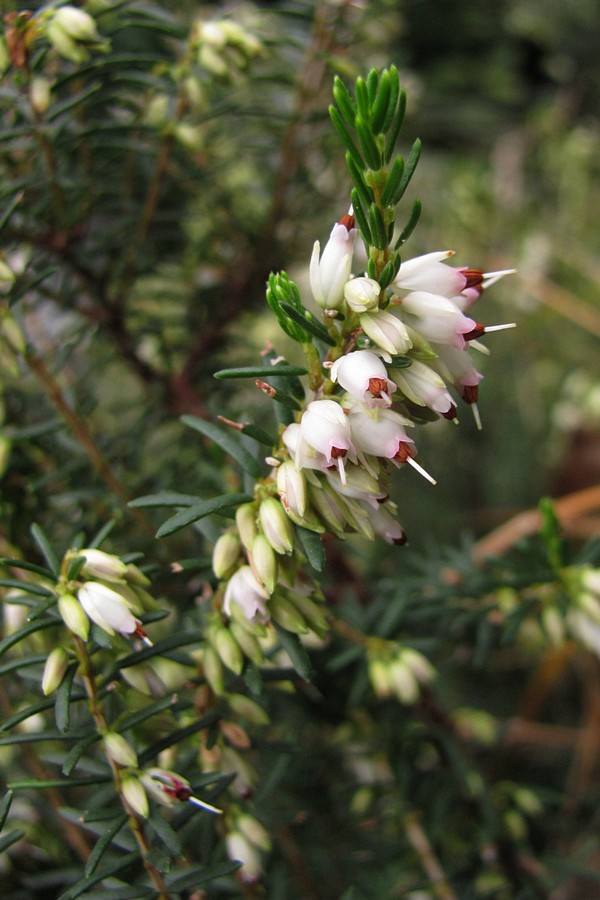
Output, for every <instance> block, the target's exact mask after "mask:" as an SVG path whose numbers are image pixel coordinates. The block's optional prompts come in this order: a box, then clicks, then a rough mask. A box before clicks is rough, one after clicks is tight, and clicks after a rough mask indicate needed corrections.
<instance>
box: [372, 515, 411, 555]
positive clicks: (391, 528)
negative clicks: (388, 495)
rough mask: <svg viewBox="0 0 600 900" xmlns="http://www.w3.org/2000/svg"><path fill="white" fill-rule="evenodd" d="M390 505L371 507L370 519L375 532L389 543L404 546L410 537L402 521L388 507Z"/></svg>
mask: <svg viewBox="0 0 600 900" xmlns="http://www.w3.org/2000/svg"><path fill="white" fill-rule="evenodd" d="M389 505H390V504H385V506H379V507H378V508H377V509H370V510H369V520H370V522H371V525H372V526H373V531H374V532H375V534H377V535H379V537H382V538H383V539H384V540H385V541H387V542H388V544H397V545H398V546H400V547H402V546H404V544H406V542H407V540H408V538H407V536H406V532H405V530H404V528H403V527H402V525H401V524H400V522H398V521H397V519H395V518H394V517H393V515H392V514H391V513H390V512H389V511H388V509H386V507H387V506H389Z"/></svg>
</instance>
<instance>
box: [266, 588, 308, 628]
mask: <svg viewBox="0 0 600 900" xmlns="http://www.w3.org/2000/svg"><path fill="white" fill-rule="evenodd" d="M269 609H270V611H271V618H272V619H273V620H274V621H275V622H277V624H278V625H281V627H282V628H285V629H286V631H291V632H293V633H294V634H306V633H307V632H308V631H309V630H310V629H309V628H308V625H307V624H306V621H305V619H304V616H303V615H302V613H301V612H300V611H299V610H297V609H296V607H295V606H293V605H292V604H291V603H290V601H289V600H287V599H286V598H285V597H281V596H275V597H272V598H271V600H270V602H269Z"/></svg>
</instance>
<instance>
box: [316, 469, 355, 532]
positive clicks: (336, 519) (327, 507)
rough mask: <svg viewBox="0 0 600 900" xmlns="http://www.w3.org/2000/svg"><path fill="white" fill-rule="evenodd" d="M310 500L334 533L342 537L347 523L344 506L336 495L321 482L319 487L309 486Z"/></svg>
mask: <svg viewBox="0 0 600 900" xmlns="http://www.w3.org/2000/svg"><path fill="white" fill-rule="evenodd" d="M309 490H310V500H311V503H312V504H313V506H314V507H315V509H316V511H317V513H318V514H319V516H320V517H321V519H322V520H323V522H324V523H325V525H327V526H328V527H329V528H330V529H331V530H332V531H333V533H334V534H336V535H337V536H338V537H339V538H342V539H343V538H344V537H345V535H344V529H345V527H346V525H347V524H348V520H347V517H346V515H345V512H344V507H343V505H342V503H341V501H340V500H339V499H338V497H337V496H336V495H335V494H334V493H333V491H331V490H330V489H329V488H328V486H327V485H326V484H325V483H324V482H323V485H322V486H321V487H318V488H317V487H313V486H312V485H311V487H310V489H309Z"/></svg>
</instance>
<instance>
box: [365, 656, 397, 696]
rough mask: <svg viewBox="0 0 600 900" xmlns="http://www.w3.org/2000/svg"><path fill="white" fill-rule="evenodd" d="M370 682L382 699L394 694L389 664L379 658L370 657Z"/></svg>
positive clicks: (368, 668) (368, 664) (368, 665)
mask: <svg viewBox="0 0 600 900" xmlns="http://www.w3.org/2000/svg"><path fill="white" fill-rule="evenodd" d="M367 670H368V673H369V681H370V682H371V685H372V687H373V690H374V691H375V693H376V695H377V696H378V697H380V698H382V699H383V698H385V697H390V696H391V695H392V693H393V686H392V681H391V678H390V672H389V667H388V664H387V663H385V662H384V661H383V660H382V659H379V658H378V657H370V658H369V660H368V663H367Z"/></svg>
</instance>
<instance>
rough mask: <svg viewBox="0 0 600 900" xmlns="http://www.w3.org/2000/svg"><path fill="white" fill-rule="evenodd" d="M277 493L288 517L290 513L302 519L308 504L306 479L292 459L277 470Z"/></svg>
mask: <svg viewBox="0 0 600 900" xmlns="http://www.w3.org/2000/svg"><path fill="white" fill-rule="evenodd" d="M277 491H278V493H279V496H280V498H281V502H282V503H283V506H284V509H285V511H286V512H287V514H288V515H289V514H290V512H293V513H295V514H296V515H297V516H300V517H302V516H303V515H304V513H305V511H306V504H307V489H306V478H305V477H304V473H303V472H302V470H301V469H300V470H298V469H297V468H296V464H295V463H293V462H292V460H291V459H288V460H286V461H285V462H284V463H282V464H281V465H280V466H279V468H278V469H277Z"/></svg>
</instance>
